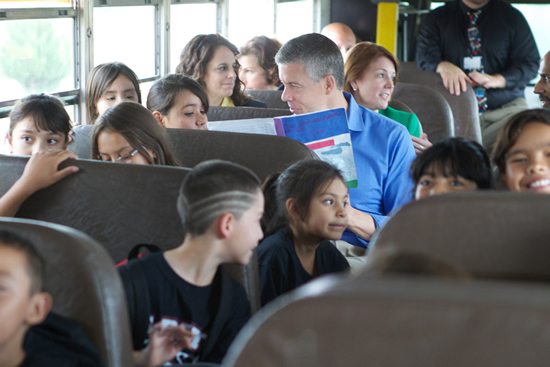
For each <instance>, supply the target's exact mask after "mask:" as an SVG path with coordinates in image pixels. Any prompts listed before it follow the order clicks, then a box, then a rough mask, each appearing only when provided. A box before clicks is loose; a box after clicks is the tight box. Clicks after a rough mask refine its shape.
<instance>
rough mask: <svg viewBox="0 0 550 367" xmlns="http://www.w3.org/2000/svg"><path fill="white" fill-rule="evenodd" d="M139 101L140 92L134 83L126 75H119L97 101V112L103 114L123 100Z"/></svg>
mask: <svg viewBox="0 0 550 367" xmlns="http://www.w3.org/2000/svg"><path fill="white" fill-rule="evenodd" d="M128 101H131V102H138V94H137V91H136V89H135V88H134V84H132V82H131V81H130V79H128V78H127V77H125V76H124V75H119V76H118V77H117V78H116V79H115V80H114V81H113V82H112V83H111V85H110V86H108V87H107V90H106V91H105V92H104V93H103V94H102V95H101V97H99V99H98V100H97V102H96V108H95V109H96V113H97V114H98V115H103V114H104V113H105V111H107V110H108V109H109V108H110V107H113V106H116V105H117V104H119V103H121V102H128Z"/></svg>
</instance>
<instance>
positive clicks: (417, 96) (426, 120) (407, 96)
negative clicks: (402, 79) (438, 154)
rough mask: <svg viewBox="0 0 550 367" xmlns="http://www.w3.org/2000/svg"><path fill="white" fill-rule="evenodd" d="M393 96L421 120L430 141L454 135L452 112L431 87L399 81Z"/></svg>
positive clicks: (435, 141) (434, 141) (443, 99)
mask: <svg viewBox="0 0 550 367" xmlns="http://www.w3.org/2000/svg"><path fill="white" fill-rule="evenodd" d="M393 97H395V99H397V100H398V101H400V102H403V103H405V104H406V105H407V106H409V107H411V106H412V107H411V108H412V109H413V111H414V113H415V114H416V116H417V117H418V119H419V120H420V121H421V122H422V128H423V131H424V132H425V133H426V134H428V139H429V140H430V141H431V142H432V143H437V142H438V141H441V140H443V139H446V138H449V137H452V136H454V134H455V128H454V120H453V113H452V111H451V107H450V106H449V103H447V101H446V100H445V98H443V96H441V94H439V93H438V92H436V91H434V90H433V89H431V88H428V87H425V86H422V85H416V84H406V83H399V84H397V85H396V86H395V89H394V92H393Z"/></svg>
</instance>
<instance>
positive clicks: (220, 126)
mask: <svg viewBox="0 0 550 367" xmlns="http://www.w3.org/2000/svg"><path fill="white" fill-rule="evenodd" d="M208 130H211V131H227V132H232V133H246V134H263V135H277V130H276V129H275V122H274V121H273V118H261V119H246V120H227V121H209V122H208Z"/></svg>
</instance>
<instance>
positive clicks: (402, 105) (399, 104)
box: [388, 99, 414, 113]
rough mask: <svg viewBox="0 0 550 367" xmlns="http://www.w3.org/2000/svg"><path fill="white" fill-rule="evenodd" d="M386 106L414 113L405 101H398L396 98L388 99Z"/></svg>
mask: <svg viewBox="0 0 550 367" xmlns="http://www.w3.org/2000/svg"><path fill="white" fill-rule="evenodd" d="M388 106H390V107H391V108H393V109H395V110H399V111H403V112H408V113H414V111H413V110H412V109H411V108H410V107H409V106H407V105H406V104H405V103H403V102H401V101H398V100H396V99H392V100H391V101H389V102H388Z"/></svg>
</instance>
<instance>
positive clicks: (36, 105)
mask: <svg viewBox="0 0 550 367" xmlns="http://www.w3.org/2000/svg"><path fill="white" fill-rule="evenodd" d="M27 117H32V119H33V121H34V124H35V125H36V128H37V129H38V130H44V131H51V132H52V133H56V134H58V133H62V134H65V139H68V138H69V132H70V131H71V129H72V125H71V118H70V117H69V114H68V113H67V110H65V106H64V105H63V102H61V100H60V99H59V98H57V97H54V96H49V95H47V94H44V93H42V94H31V95H30V96H27V97H25V98H22V99H20V100H19V101H18V102H17V103H16V104H15V107H13V110H12V111H11V113H10V127H9V131H8V134H9V135H10V136H11V133H12V131H13V128H14V127H15V125H17V124H18V123H19V122H20V121H21V120H23V119H25V118H27Z"/></svg>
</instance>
